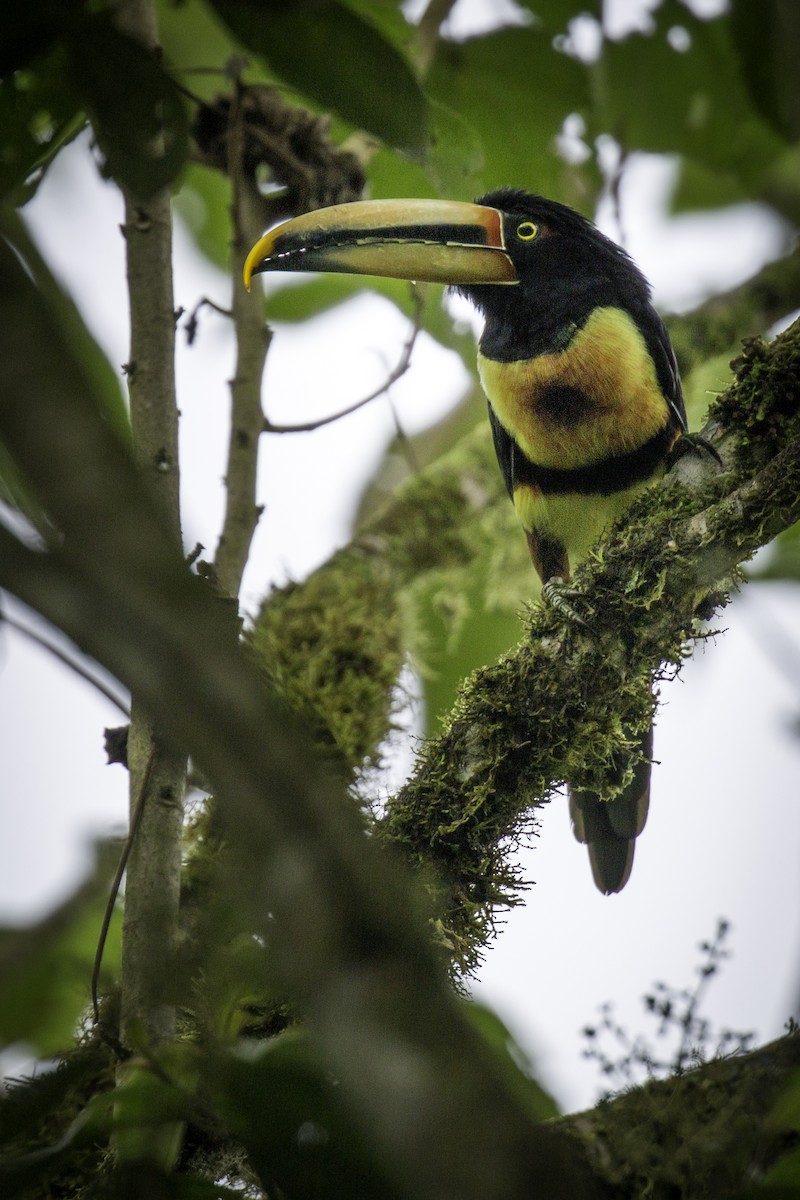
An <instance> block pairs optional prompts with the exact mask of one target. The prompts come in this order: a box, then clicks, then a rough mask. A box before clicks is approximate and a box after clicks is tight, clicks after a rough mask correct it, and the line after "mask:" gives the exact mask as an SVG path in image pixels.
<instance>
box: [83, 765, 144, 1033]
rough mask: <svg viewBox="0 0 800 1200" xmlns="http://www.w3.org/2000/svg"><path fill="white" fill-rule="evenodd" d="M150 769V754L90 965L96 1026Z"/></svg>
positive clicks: (98, 1021)
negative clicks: (100, 986)
mask: <svg viewBox="0 0 800 1200" xmlns="http://www.w3.org/2000/svg"><path fill="white" fill-rule="evenodd" d="M152 769H153V755H152V754H151V755H150V758H149V759H148V761H147V765H146V767H145V772H144V775H143V777H142V785H141V788H140V790H139V795H138V796H137V798H136V803H135V804H134V805H133V815H132V817H131V823H130V828H129V829H128V836H127V837H126V839H125V845H124V846H123V847H122V854H121V855H120V859H119V862H118V864H117V869H116V871H115V873H114V879H113V882H112V884H111V888H110V890H109V893H108V899H107V901H106V907H105V912H104V913H103V922H102V924H101V926H100V933H99V934H98V937H97V948H96V950H95V954H94V963H93V965H92V1012H93V1014H94V1019H95V1022H96V1023H97V1024H98V1025H100V1024H101V1021H100V1003H99V1000H98V993H97V987H98V981H99V979H100V967H101V966H102V963H103V953H104V951H105V948H106V941H107V939H108V930H109V928H110V926H111V918H112V917H113V915H114V905H115V904H116V903H117V896H118V895H119V889H120V885H121V883H122V876H123V875H124V874H125V868H126V867H127V865H128V859H129V857H130V853H131V847H132V846H133V841H134V838H135V837H136V833H137V830H138V829H139V822H140V821H141V819H142V813H143V812H144V802H145V799H146V797H147V792H148V789H149V787H150V775H151V773H152ZM114 1048H115V1049H117V1048H118V1047H117V1046H115V1047H114Z"/></svg>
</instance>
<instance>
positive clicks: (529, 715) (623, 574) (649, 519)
mask: <svg viewBox="0 0 800 1200" xmlns="http://www.w3.org/2000/svg"><path fill="white" fill-rule="evenodd" d="M797 344H798V327H797V325H795V326H793V327H792V329H790V330H788V331H787V332H786V333H784V334H782V335H781V336H780V337H779V338H777V339H776V340H775V341H774V342H773V343H772V344H771V345H770V346H766V347H765V346H763V345H762V344H761V343H758V342H756V343H751V344H749V345H748V346H747V348H746V351H745V354H744V356H743V357H742V358H741V359H740V360H739V362H738V364H737V382H736V384H735V386H734V387H732V388H731V389H730V390H729V391H728V392H727V393H725V394H724V395H723V396H722V397H720V399H719V400H718V402H717V403H716V405H715V406H714V408H713V411H712V412H711V413H710V425H709V433H710V435H711V436H713V437H714V440H715V442H716V444H717V446H718V448H719V451H720V453H721V455H722V457H723V459H724V461H725V464H726V470H725V472H724V473H722V474H719V473H718V472H717V468H716V467H715V465H714V463H713V459H711V457H710V456H708V455H703V456H700V457H696V456H694V455H688V456H686V457H685V458H684V459H683V460H681V461H680V462H679V463H678V465H677V466H676V468H675V470H674V471H673V473H672V474H671V476H670V477H669V479H668V480H667V481H666V483H665V485H664V486H663V487H656V488H652V489H650V490H649V492H647V493H646V494H645V495H644V496H643V497H642V499H641V500H640V501H639V502H638V504H637V505H636V507H635V509H634V510H632V511H631V512H630V513H629V514H628V516H627V517H626V520H625V523H624V525H623V526H621V527H620V528H619V529H618V530H617V531H616V533H615V534H613V535H612V536H611V537H610V539H609V540H608V541H607V542H606V543H604V544H603V546H602V547H599V548H598V550H597V552H596V553H595V555H594V556H593V558H592V559H591V561H589V562H588V563H587V564H585V566H584V568H583V570H582V571H581V572H580V573H579V574H578V576H577V583H578V585H579V586H580V588H581V590H582V591H583V592H584V593H585V596H586V613H587V615H588V616H589V617H590V619H591V624H592V632H591V633H590V634H587V633H585V632H582V631H581V630H580V629H578V628H576V627H574V626H573V627H570V628H565V627H564V625H563V623H562V622H560V621H559V619H558V618H557V616H556V615H555V614H554V613H553V612H552V611H549V610H544V609H542V608H535V609H534V610H533V611H532V613H531V615H530V617H529V618H528V621H527V628H528V637H527V638H526V641H525V642H524V643H523V645H522V646H521V647H520V648H519V649H518V650H517V651H516V652H515V653H513V654H510V655H509V656H507V657H506V658H504V659H503V660H502V661H501V662H500V663H498V664H497V665H496V666H493V667H491V668H488V669H487V670H484V671H481V672H478V673H477V674H476V675H475V676H474V677H473V679H472V680H471V681H470V682H469V683H468V684H467V685H466V686H465V688H464V690H463V692H462V695H461V698H460V700H459V702H458V704H457V706H456V709H455V711H454V713H453V715H452V719H451V721H450V725H449V727H448V729H447V730H446V732H445V733H443V735H442V736H441V737H439V738H436V739H434V740H433V741H431V742H430V743H428V744H427V745H426V746H424V747H423V748H422V750H421V753H420V756H419V760H418V764H417V769H416V771H415V773H414V776H413V778H412V779H411V780H410V782H409V783H408V785H407V786H406V787H405V788H403V789H402V790H401V792H400V793H399V794H398V795H397V796H396V797H395V798H394V799H393V800H392V801H390V803H389V805H388V811H387V815H386V817H385V819H384V820H383V821H382V822H381V823H380V825H379V829H380V830H381V832H382V833H383V834H384V835H385V836H387V837H388V838H389V839H390V840H393V841H395V842H398V843H400V844H401V845H402V847H403V848H404V850H405V852H406V853H407V854H410V856H411V857H412V859H413V861H414V862H415V863H416V865H417V866H419V867H423V868H430V867H431V866H433V867H434V868H435V872H434V874H435V878H436V880H437V884H436V885H435V887H434V892H435V897H436V899H435V903H436V915H437V919H438V921H439V925H440V931H441V937H442V939H443V940H444V941H445V942H446V943H447V944H448V946H449V951H450V953H451V954H452V957H453V960H454V962H455V963H456V965H457V967H458V968H459V969H460V970H467V971H469V970H471V969H473V968H474V967H475V966H476V965H477V963H478V961H479V960H480V956H481V953H482V949H483V947H484V946H485V945H486V943H487V941H488V940H489V938H490V936H491V932H492V928H493V919H494V915H495V913H496V912H497V910H498V909H499V908H502V907H504V906H507V905H510V904H514V903H516V902H518V900H519V897H520V891H521V887H522V881H521V879H520V878H519V875H518V872H517V870H516V869H515V867H514V865H513V859H512V854H511V850H512V849H513V846H514V844H515V842H516V841H517V840H518V839H519V837H520V836H522V834H523V833H524V830H525V827H526V825H527V824H529V823H530V821H531V819H532V816H533V813H534V810H535V806H536V805H537V804H540V803H542V802H543V801H544V800H545V799H546V798H547V797H548V795H549V794H550V793H551V791H552V790H553V789H554V788H555V787H556V786H557V785H558V784H559V783H560V782H561V781H563V780H564V779H565V778H569V779H570V780H571V781H572V782H575V783H576V784H578V785H579V786H586V787H590V786H591V785H592V781H593V779H594V778H597V777H598V776H600V775H602V774H603V773H604V767H605V763H606V760H607V758H608V756H609V755H610V754H611V753H613V751H614V750H615V749H618V748H620V746H621V744H622V743H623V742H624V741H625V738H626V734H625V733H624V732H623V731H624V730H625V729H626V728H627V729H636V728H637V727H640V726H642V725H644V724H645V723H646V722H647V721H648V720H649V719H650V717H651V715H652V712H653V709H654V707H655V698H654V691H653V687H654V683H655V684H656V685H657V682H658V679H659V678H661V677H662V676H663V675H664V674H668V673H672V672H674V671H675V670H677V669H678V668H679V666H680V664H681V662H682V661H683V659H684V658H685V656H686V655H687V654H689V653H690V652H691V645H692V640H693V639H694V638H696V637H697V636H698V635H699V634H701V631H702V628H703V624H702V618H704V617H705V618H707V617H709V616H710V615H711V612H712V611H713V608H714V606H715V605H716V604H719V603H722V602H724V600H725V598H726V595H727V591H728V589H729V587H730V585H731V576H732V575H733V574H735V570H736V564H737V563H739V562H740V561H742V560H743V559H745V558H747V557H748V556H749V555H750V554H752V553H753V552H754V550H755V549H757V548H758V547H759V546H761V545H763V544H764V543H765V542H767V541H768V540H769V539H770V538H771V537H773V536H774V535H775V534H776V533H777V532H779V531H780V530H781V529H783V528H786V527H787V526H788V525H789V524H791V523H792V521H794V520H796V519H797V516H798V515H800V511H799V510H798V494H800V487H798V482H799V481H798V467H797V456H798V446H797V441H796V439H797V437H798V436H800V418H798V416H797V411H796V410H797V400H796V396H797V389H798V367H797V364H798V349H797ZM521 541H522V539H521V538H520V536H519V530H518V529H517V527H516V522H515V518H514V515H513V511H512V509H511V506H510V505H509V504H508V501H507V498H506V496H505V494H504V492H503V490H502V481H501V479H500V475H499V472H498V471H497V467H496V463H495V462H494V455H493V451H492V448H491V444H490V439H489V436H488V431H487V430H486V429H485V428H480V429H476V430H475V432H474V433H472V434H471V435H469V436H468V437H467V438H465V439H463V441H462V442H461V443H459V445H458V446H457V447H456V448H455V449H454V450H453V451H451V452H450V453H449V454H447V455H445V456H444V457H443V458H442V459H440V460H439V461H438V462H437V463H436V464H435V465H434V466H433V467H431V468H430V469H429V470H428V471H426V472H424V473H423V474H422V475H420V476H418V477H416V478H414V479H412V480H410V481H409V482H408V483H407V484H406V485H405V486H404V487H403V488H402V489H401V490H400V491H399V492H398V493H397V494H396V496H395V497H394V498H393V500H392V502H391V503H390V504H389V506H388V507H387V509H386V510H385V511H384V513H383V514H382V515H380V516H379V517H378V518H377V519H375V520H373V521H372V522H371V523H370V524H369V525H368V526H367V527H365V528H364V529H362V530H361V531H360V532H359V534H358V535H357V536H356V538H355V539H354V541H353V543H351V545H350V546H348V547H347V548H346V549H344V550H342V551H341V552H340V553H339V554H337V555H336V556H335V557H334V558H333V559H332V560H331V561H330V562H329V563H328V564H326V565H325V567H323V568H321V569H320V570H319V571H318V572H316V573H315V574H314V575H313V576H312V577H311V578H310V579H309V580H308V581H306V583H305V584H303V585H300V586H297V587H292V588H290V589H287V590H285V591H282V592H278V593H275V594H273V596H271V597H270V598H268V600H267V601H266V602H265V604H264V607H263V609H262V612H261V614H260V615H259V618H258V621H257V623H256V628H255V630H254V634H253V637H254V642H255V646H256V649H257V650H259V651H264V652H265V653H264V657H265V658H267V659H268V660H269V661H270V662H271V664H272V665H271V668H270V670H271V673H272V677H273V679H274V680H275V682H276V683H277V685H278V686H279V688H280V690H281V691H282V693H283V694H284V695H285V696H286V697H287V698H288V699H289V701H290V703H291V704H292V706H293V707H294V708H296V709H298V710H300V711H301V712H302V713H303V714H304V715H305V716H306V718H307V719H309V720H310V722H311V724H312V727H314V728H315V729H316V730H317V731H318V733H319V736H320V738H321V740H323V741H325V742H329V743H333V744H334V745H336V747H337V749H338V751H339V753H340V754H341V755H342V757H343V758H344V759H345V760H346V761H347V762H348V764H349V765H350V767H351V768H356V767H357V766H358V765H359V763H360V762H361V761H362V759H363V758H364V757H367V756H368V755H370V754H374V753H375V750H376V747H377V746H378V744H379V740H380V738H381V737H383V736H385V735H386V733H387V732H388V730H389V729H390V727H391V716H392V709H391V696H390V692H389V690H388V685H389V684H390V681H391V680H393V679H395V678H396V674H395V672H396V670H397V667H398V664H399V663H400V662H401V661H402V656H403V653H404V652H407V650H408V648H409V647H411V649H412V650H414V651H415V652H417V653H418V655H419V656H420V657H421V658H422V659H423V661H424V654H425V646H424V644H422V643H420V640H419V637H418V635H417V631H416V630H415V628H414V618H413V613H412V612H411V610H412V609H413V596H414V592H415V589H418V588H420V587H425V586H426V582H425V581H426V580H427V581H430V580H436V581H437V584H438V585H439V586H440V588H441V591H442V593H447V592H448V590H449V591H450V592H452V593H453V594H456V593H457V592H458V589H459V586H460V585H463V583H464V581H465V580H466V579H468V578H471V576H472V575H474V572H475V570H476V564H477V563H479V562H481V561H483V562H484V563H485V559H486V555H487V546H491V547H492V548H493V549H492V554H493V555H494V556H497V555H499V554H500V553H502V552H504V547H507V548H508V549H507V551H505V552H506V553H507V554H508V556H509V560H508V561H510V563H511V566H510V568H507V566H506V563H497V562H496V561H495V562H493V563H492V564H491V566H492V569H493V570H494V571H499V573H500V575H501V577H502V578H503V580H504V583H506V582H508V580H509V579H512V578H513V572H514V570H515V569H518V564H517V560H516V559H515V558H514V557H513V556H514V554H515V551H516V548H518V547H519V546H520V544H521ZM522 569H524V570H525V572H526V574H525V580H526V581H527V583H526V584H525V586H527V587H529V588H532V585H533V580H532V573H531V572H530V567H529V566H526V565H525V564H524V563H523V564H522ZM523 594H524V593H523ZM415 639H416V640H415ZM355 648H358V650H357V651H356V650H355ZM259 657H261V655H259ZM311 662H313V663H314V667H313V671H312V670H311V668H310V666H309V665H308V664H310V663H311ZM303 664H305V666H304V665H303ZM610 695H613V696H614V697H615V701H616V702H615V705H614V706H613V709H612V708H610V707H609V705H608V704H607V702H606V698H607V697H608V696H610ZM356 698H357V702H355V701H356Z"/></svg>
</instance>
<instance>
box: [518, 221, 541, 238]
mask: <svg viewBox="0 0 800 1200" xmlns="http://www.w3.org/2000/svg"><path fill="white" fill-rule="evenodd" d="M538 232H539V226H538V225H534V223H533V221H522V222H520V224H519V225H518V226H517V237H518V238H520V240H521V241H523V242H530V241H531V240H532V239H533V238H535V237H536V235H537V233H538Z"/></svg>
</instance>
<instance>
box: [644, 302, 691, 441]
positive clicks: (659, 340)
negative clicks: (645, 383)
mask: <svg viewBox="0 0 800 1200" xmlns="http://www.w3.org/2000/svg"><path fill="white" fill-rule="evenodd" d="M634 319H635V320H636V323H637V325H638V326H639V328H640V329H641V331H642V336H643V337H644V340H645V345H646V346H647V349H648V350H649V352H650V357H651V358H652V360H653V362H654V364H655V368H656V377H657V378H658V382H659V384H660V385H661V390H662V392H663V393H664V396H665V398H666V401H667V403H668V404H669V406H670V408H671V410H672V412H673V415H674V416H675V418H676V420H677V423H678V424H679V425H680V428H681V430H682V431H683V432H684V433H686V431H687V422H686V408H685V406H684V403H683V391H682V390H681V380H680V375H679V374H678V364H677V362H676V361H675V351H674V350H673V349H672V342H671V341H670V340H669V334H668V333H667V328H666V326H665V324H664V322H663V321H662V320H661V317H660V316H659V315H658V313H657V312H656V310H655V309H654V308H653V306H652V305H651V304H647V305H643V306H642V308H641V309H640V310H639V312H637V313H635V314H634Z"/></svg>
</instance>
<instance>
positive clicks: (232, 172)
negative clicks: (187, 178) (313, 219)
mask: <svg viewBox="0 0 800 1200" xmlns="http://www.w3.org/2000/svg"><path fill="white" fill-rule="evenodd" d="M242 102H243V91H242V87H241V85H240V84H237V87H236V91H235V94H234V99H233V103H232V105H231V108H230V112H229V114H228V119H229V128H228V135H227V153H228V164H227V165H228V176H229V178H230V181H231V189H232V199H231V219H232V224H233V253H232V259H231V275H232V286H233V305H232V311H233V323H234V328H235V330H236V371H235V374H234V377H233V380H232V381H231V385H230V387H231V431H230V442H229V445H228V464H227V469H226V472H225V491H226V504H225V518H224V521H223V526H222V532H221V534H220V538H219V542H218V544H217V551H216V555H215V557H214V568H215V572H216V577H217V581H218V585H219V588H220V590H221V592H222V594H223V595H226V596H238V594H239V588H240V587H241V582H242V576H243V574H244V569H245V566H246V564H247V558H248V555H249V553H250V545H251V542H252V540H253V535H254V533H255V530H256V526H257V524H258V520H259V517H260V515H261V509H260V508H259V507H258V506H257V504H256V482H257V475H258V448H259V442H258V440H259V435H260V433H261V431H262V429H263V425H264V413H263V410H262V407H261V380H262V377H263V374H264V363H265V361H266V357H267V350H268V349H269V343H270V341H271V339H272V333H271V331H270V330H269V329H268V328H267V327H266V326H265V325H264V319H263V301H262V298H261V295H260V292H259V290H258V289H257V288H256V289H254V290H253V291H252V292H248V291H247V290H246V289H245V286H244V280H243V278H242V268H243V266H244V260H245V257H246V255H247V252H248V250H249V248H250V246H252V245H253V243H254V242H255V241H256V240H257V238H258V237H259V235H260V233H261V222H262V213H261V208H262V206H261V202H260V197H259V195H258V193H257V191H256V188H255V184H254V182H253V180H252V178H250V177H249V176H248V175H247V174H246V171H245V159H244V153H245V146H244V129H243V113H242Z"/></svg>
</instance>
